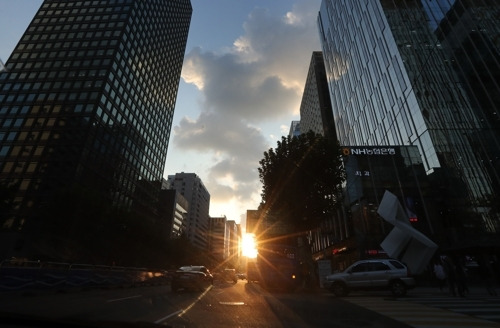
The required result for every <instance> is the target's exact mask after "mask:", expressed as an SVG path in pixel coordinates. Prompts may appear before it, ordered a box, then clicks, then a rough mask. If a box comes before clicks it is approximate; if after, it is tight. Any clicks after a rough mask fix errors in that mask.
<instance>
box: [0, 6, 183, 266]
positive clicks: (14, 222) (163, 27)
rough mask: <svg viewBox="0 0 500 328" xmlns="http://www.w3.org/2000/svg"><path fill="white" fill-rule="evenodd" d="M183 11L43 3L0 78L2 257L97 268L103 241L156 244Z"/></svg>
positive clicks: (106, 247) (180, 60) (180, 8)
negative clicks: (3, 191)
mask: <svg viewBox="0 0 500 328" xmlns="http://www.w3.org/2000/svg"><path fill="white" fill-rule="evenodd" d="M191 13H192V7H191V4H190V1H189V0H171V1H158V0H93V1H73V0H45V1H44V2H43V4H42V5H41V7H40V9H39V10H38V12H37V13H36V15H35V17H34V18H33V20H32V22H31V23H30V25H29V26H28V28H27V30H26V32H25V33H24V35H23V36H22V38H21V40H20V41H19V43H18V44H17V46H16V48H15V50H14V51H13V53H12V54H11V56H10V58H9V59H8V61H7V62H6V64H5V67H6V72H5V71H4V72H1V73H0V121H1V123H0V138H1V140H0V142H1V143H0V183H1V186H2V188H4V189H7V190H9V193H8V198H7V199H6V200H5V203H7V204H8V209H6V210H5V211H3V213H2V217H1V227H2V234H3V235H2V238H1V239H2V245H1V246H2V247H1V249H2V253H1V254H0V255H1V256H4V257H10V256H16V257H26V258H30V259H34V258H35V259H36V257H37V256H38V257H39V258H50V259H58V260H68V261H69V260H72V261H73V260H88V261H101V257H105V256H106V254H103V253H105V252H106V251H108V250H109V251H110V252H111V249H114V248H117V247H118V246H117V245H110V243H111V242H109V243H108V244H100V241H101V240H104V239H105V238H107V236H108V235H109V233H115V232H116V233H118V231H122V230H123V234H122V237H123V238H125V237H124V236H126V235H127V234H133V235H134V238H131V236H128V238H125V239H128V240H129V244H134V245H135V243H133V242H132V241H134V240H137V241H138V243H137V244H138V245H141V243H140V242H139V241H140V240H153V238H152V235H151V234H152V233H153V232H152V230H154V225H155V221H156V220H157V217H158V213H157V212H158V209H157V207H158V197H159V193H160V188H161V181H162V177H163V171H164V164H165V160H166V156H167V148H168V142H169V137H170V130H171V125H172V118H173V116H174V106H175V102H176V97H177V90H178V85H179V80H180V73H181V68H182V63H183V58H184V52H185V46H186V41H187V36H188V30H189V25H190V20H191ZM125 217H126V218H125ZM125 221H126V222H125ZM132 230H134V232H133V233H132ZM126 231H127V232H126ZM91 236H92V237H91ZM122 237H117V238H119V239H120V238H121V239H123V238H122ZM108 239H109V238H108ZM90 240H93V243H92V245H89V246H88V247H82V244H81V243H82V242H85V241H87V242H88V241H90ZM98 241H99V242H98ZM93 244H99V245H95V246H94V245H93ZM115 246H117V247H115ZM93 247H94V249H92V248H93ZM130 247H132V246H130ZM138 247H139V246H138ZM151 247H152V248H154V247H153V246H151ZM118 248H119V247H118ZM109 257H111V255H110V256H109Z"/></svg>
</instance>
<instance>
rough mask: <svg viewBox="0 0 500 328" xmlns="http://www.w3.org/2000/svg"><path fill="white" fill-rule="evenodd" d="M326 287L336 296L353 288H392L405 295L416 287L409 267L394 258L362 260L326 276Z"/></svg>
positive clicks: (344, 294)
mask: <svg viewBox="0 0 500 328" xmlns="http://www.w3.org/2000/svg"><path fill="white" fill-rule="evenodd" d="M324 286H325V288H327V289H330V290H331V291H332V292H333V293H334V294H335V295H336V296H347V295H348V294H349V292H350V291H352V290H376V289H386V290H390V291H391V292H392V294H393V295H395V296H403V295H405V294H406V291H407V290H408V289H411V288H414V287H415V279H414V278H413V277H412V276H411V275H410V271H409V270H408V267H407V266H406V265H404V264H403V263H401V262H400V261H398V260H394V259H373V260H362V261H358V262H356V263H354V264H352V265H351V266H350V267H348V268H347V269H346V270H344V271H343V272H340V273H334V274H331V275H328V276H326V280H325V283H324Z"/></svg>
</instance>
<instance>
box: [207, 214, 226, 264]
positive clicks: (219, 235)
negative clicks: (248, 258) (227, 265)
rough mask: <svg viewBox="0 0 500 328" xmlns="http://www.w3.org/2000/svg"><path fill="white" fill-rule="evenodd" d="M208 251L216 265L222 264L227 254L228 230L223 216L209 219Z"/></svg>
mask: <svg viewBox="0 0 500 328" xmlns="http://www.w3.org/2000/svg"><path fill="white" fill-rule="evenodd" d="M208 231H209V232H208V250H209V252H210V254H211V255H212V256H213V258H214V259H215V260H216V261H217V262H218V263H223V262H224V260H225V259H227V258H228V253H229V244H228V243H229V230H228V226H227V218H226V217H225V216H219V217H210V224H209V229H208Z"/></svg>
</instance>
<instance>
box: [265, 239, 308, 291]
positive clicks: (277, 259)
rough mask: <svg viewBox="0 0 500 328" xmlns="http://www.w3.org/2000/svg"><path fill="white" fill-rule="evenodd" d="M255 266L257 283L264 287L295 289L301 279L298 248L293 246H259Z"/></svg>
mask: <svg viewBox="0 0 500 328" xmlns="http://www.w3.org/2000/svg"><path fill="white" fill-rule="evenodd" d="M256 267H257V271H258V281H259V284H260V285H261V286H262V287H264V288H266V289H280V290H289V291H290V290H295V289H296V288H297V287H298V286H299V285H300V283H301V281H302V279H301V278H302V277H301V275H300V263H299V258H298V249H297V247H295V246H290V245H283V244H264V245H262V246H260V247H259V248H258V255H257V260H256Z"/></svg>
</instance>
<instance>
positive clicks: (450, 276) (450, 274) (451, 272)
mask: <svg viewBox="0 0 500 328" xmlns="http://www.w3.org/2000/svg"><path fill="white" fill-rule="evenodd" d="M441 261H442V262H443V268H444V272H445V273H446V278H447V282H448V288H449V290H450V294H451V296H457V292H456V286H457V274H456V271H455V264H454V263H453V260H452V259H451V258H450V257H449V256H447V255H444V256H442V257H441Z"/></svg>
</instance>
